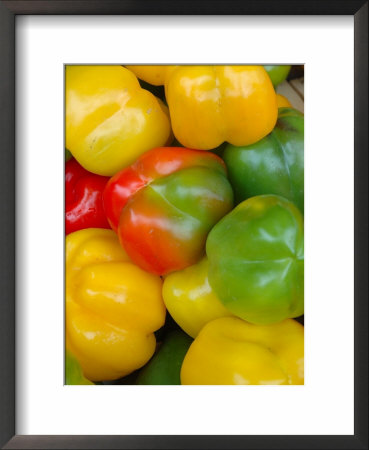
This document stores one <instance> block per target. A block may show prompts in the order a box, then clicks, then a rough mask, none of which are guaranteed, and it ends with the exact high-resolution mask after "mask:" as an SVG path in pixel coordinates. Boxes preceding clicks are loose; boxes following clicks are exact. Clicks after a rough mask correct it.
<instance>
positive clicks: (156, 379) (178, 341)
mask: <svg viewBox="0 0 369 450" xmlns="http://www.w3.org/2000/svg"><path fill="white" fill-rule="evenodd" d="M192 342H193V339H191V338H190V337H189V336H187V334H185V333H183V332H182V331H180V330H175V331H171V332H170V333H168V334H167V336H166V337H165V339H164V341H163V343H162V344H161V345H160V347H159V350H158V352H157V353H156V354H155V355H154V356H153V357H152V359H151V360H150V361H149V362H148V364H147V365H146V366H145V367H144V368H143V369H142V370H141V371H140V373H139V375H138V377H137V381H136V384H162V385H163V384H165V385H173V384H181V380H180V376H179V374H180V371H181V367H182V362H183V359H184V357H185V355H186V352H187V350H188V348H189V346H190V345H191V343H192Z"/></svg>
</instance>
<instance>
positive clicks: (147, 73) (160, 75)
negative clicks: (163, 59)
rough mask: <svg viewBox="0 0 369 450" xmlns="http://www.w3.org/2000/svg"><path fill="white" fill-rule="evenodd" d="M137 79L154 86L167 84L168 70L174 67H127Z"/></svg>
mask: <svg viewBox="0 0 369 450" xmlns="http://www.w3.org/2000/svg"><path fill="white" fill-rule="evenodd" d="M126 67H127V69H129V70H131V71H132V72H133V73H134V74H135V75H136V77H137V78H139V79H140V80H144V81H146V83H150V84H152V85H154V86H162V85H163V84H165V77H166V74H167V72H168V69H170V68H171V67H174V66H154V65H153V66H126Z"/></svg>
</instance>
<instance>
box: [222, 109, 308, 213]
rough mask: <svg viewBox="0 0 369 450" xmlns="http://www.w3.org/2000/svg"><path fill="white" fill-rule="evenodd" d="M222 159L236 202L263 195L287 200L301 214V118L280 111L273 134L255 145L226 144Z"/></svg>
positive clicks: (302, 200)
mask: <svg viewBox="0 0 369 450" xmlns="http://www.w3.org/2000/svg"><path fill="white" fill-rule="evenodd" d="M223 159H224V161H225V163H226V165H227V169H228V175H229V179H230V182H231V185H232V187H233V191H234V194H235V199H236V202H237V203H239V202H241V201H243V200H245V199H247V198H249V197H253V196H255V195H263V194H275V195H280V196H282V197H285V198H287V199H288V200H291V201H292V202H294V203H295V205H296V206H297V207H298V208H299V209H300V210H301V212H302V213H303V212H304V115H303V114H301V113H300V112H299V111H296V110H295V109H292V108H280V109H279V114H278V121H277V124H276V126H275V128H274V130H273V131H272V132H271V133H270V134H268V136H266V137H265V138H263V139H261V140H260V141H258V142H256V143H255V144H252V145H248V146H245V147H235V146H234V145H231V144H228V145H227V147H226V149H225V151H224V154H223Z"/></svg>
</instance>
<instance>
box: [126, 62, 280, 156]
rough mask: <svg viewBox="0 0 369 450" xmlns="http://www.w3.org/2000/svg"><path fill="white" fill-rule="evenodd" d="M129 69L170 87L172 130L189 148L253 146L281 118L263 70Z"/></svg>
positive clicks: (236, 68) (145, 67)
mask: <svg viewBox="0 0 369 450" xmlns="http://www.w3.org/2000/svg"><path fill="white" fill-rule="evenodd" d="M128 67H129V68H130V70H133V71H134V72H135V73H136V74H137V75H138V77H140V78H142V79H144V80H145V81H147V82H149V83H152V84H156V85H157V84H161V83H164V84H165V96H166V100H167V103H168V106H169V111H170V117H171V121H172V128H173V132H174V135H175V137H176V138H177V139H178V141H179V142H180V143H181V144H182V145H184V146H185V147H189V148H195V149H200V150H210V149H213V148H215V147H218V146H219V145H220V144H222V143H223V142H224V141H227V142H230V143H232V144H234V145H248V144H252V143H254V142H256V141H258V140H259V139H261V138H263V137H264V136H266V135H267V134H268V133H269V132H270V131H272V129H273V127H274V125H275V122H276V120H277V109H278V108H277V100H276V94H275V91H274V88H273V85H272V83H271V80H270V78H269V76H268V74H267V73H266V71H265V69H264V68H263V67H262V66H128Z"/></svg>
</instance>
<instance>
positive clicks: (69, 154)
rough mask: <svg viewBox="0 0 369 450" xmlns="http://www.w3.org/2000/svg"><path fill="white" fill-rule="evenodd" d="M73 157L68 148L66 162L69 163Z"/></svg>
mask: <svg viewBox="0 0 369 450" xmlns="http://www.w3.org/2000/svg"><path fill="white" fill-rule="evenodd" d="M71 157H72V153H71V152H70V151H69V150H68V149H67V148H66V149H65V162H67V161H69V160H70V159H71Z"/></svg>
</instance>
